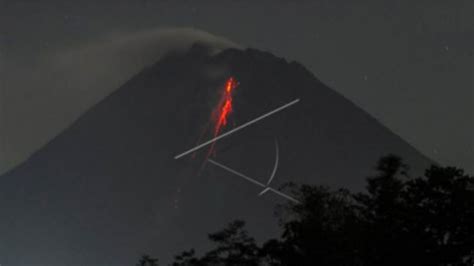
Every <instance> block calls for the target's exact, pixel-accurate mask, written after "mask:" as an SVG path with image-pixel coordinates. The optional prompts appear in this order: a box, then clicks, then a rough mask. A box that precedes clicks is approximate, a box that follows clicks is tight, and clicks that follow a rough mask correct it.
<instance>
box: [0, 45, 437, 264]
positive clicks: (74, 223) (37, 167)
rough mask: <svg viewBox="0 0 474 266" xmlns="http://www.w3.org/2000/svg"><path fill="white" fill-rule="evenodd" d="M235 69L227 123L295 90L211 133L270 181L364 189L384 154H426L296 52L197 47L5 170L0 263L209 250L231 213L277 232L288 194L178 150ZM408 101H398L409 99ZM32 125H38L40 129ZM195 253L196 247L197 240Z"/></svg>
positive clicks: (231, 160) (222, 152)
mask: <svg viewBox="0 0 474 266" xmlns="http://www.w3.org/2000/svg"><path fill="white" fill-rule="evenodd" d="M229 76H234V77H235V78H236V79H237V80H238V81H239V83H240V85H239V86H238V87H237V88H236V89H235V94H234V112H233V113H232V115H231V119H230V121H229V125H228V126H227V127H226V128H225V130H224V131H226V130H229V129H231V128H232V127H234V126H238V125H240V124H243V123H245V122H247V121H249V120H251V119H253V118H255V117H257V116H259V115H262V114H264V113H266V112H268V111H271V110H273V109H275V108H277V107H279V106H281V105H283V104H285V103H288V102H290V101H292V100H294V99H296V98H299V99H301V101H300V102H299V103H298V104H296V105H294V106H292V107H290V108H288V109H286V110H284V111H282V112H280V113H277V114H275V115H273V116H271V117H269V118H267V119H265V120H262V121H260V122H258V123H256V124H254V125H252V126H250V127H248V128H246V129H244V130H242V131H239V132H237V133H235V134H233V135H231V136H229V137H227V138H225V139H223V140H222V141H219V142H218V143H217V144H216V155H215V156H214V157H213V158H214V159H215V160H217V161H219V162H221V163H223V164H226V165H228V166H230V167H232V168H234V169H236V170H238V171H240V172H242V173H245V174H247V175H249V176H252V177H254V178H256V179H258V180H260V181H261V182H266V181H267V179H268V176H269V175H270V173H271V171H272V167H273V163H274V156H275V151H274V150H275V147H274V140H275V138H276V139H277V142H278V144H279V150H280V160H279V161H280V163H279V168H278V171H277V173H276V176H275V180H274V182H273V183H272V187H274V188H278V187H279V186H280V185H282V184H284V183H286V182H289V181H291V182H295V183H308V184H322V185H331V186H337V187H339V186H344V187H348V188H351V189H355V190H361V189H363V186H364V184H365V177H366V176H367V175H369V174H370V173H371V169H372V168H373V166H374V162H376V161H377V159H378V158H379V157H381V156H382V155H384V154H387V153H394V154H398V155H401V156H402V157H403V158H405V161H406V162H408V164H409V165H412V166H415V167H417V168H415V169H413V171H412V172H415V173H416V171H417V170H421V169H424V168H425V167H426V166H427V165H428V164H430V163H431V161H430V160H429V159H427V158H426V157H424V156H423V155H422V154H420V153H419V152H417V151H416V150H415V149H414V148H412V147H411V146H410V145H409V144H407V143H406V142H404V141H403V140H402V139H400V138H399V137H398V136H396V135H394V134H393V133H391V132H390V131H389V130H387V129H386V128H385V127H384V126H382V125H381V124H380V123H378V122H377V121H376V120H375V119H374V118H372V117H371V116H370V115H368V114H367V113H366V112H364V111H363V110H361V109H360V108H358V107H357V106H355V105H354V104H353V103H351V102H350V101H348V100H346V99H345V98H344V97H342V96H341V95H339V94H338V93H336V92H334V91H333V90H331V89H330V88H328V87H327V86H325V85H324V84H323V83H321V82H320V81H319V80H317V79H316V78H315V77H314V76H313V75H312V74H311V73H310V72H309V71H307V70H306V69H305V68H304V67H303V66H301V65H300V64H298V63H295V62H291V63H288V62H287V61H285V60H284V59H281V58H277V57H275V56H273V55H272V54H270V53H266V52H261V51H257V50H253V49H247V50H237V49H228V50H224V51H223V52H221V53H219V54H216V55H209V54H208V52H207V51H206V49H205V47H203V46H200V45H196V46H194V47H193V48H192V49H191V50H190V51H189V52H188V53H186V54H170V55H169V56H166V57H165V58H163V59H162V60H160V61H159V62H157V63H156V64H155V65H153V66H151V67H149V68H147V69H145V70H143V71H142V72H141V73H140V74H138V75H137V76H135V77H134V78H132V79H131V80H130V81H128V82H127V83H126V84H124V85H123V86H122V87H121V88H119V89H118V90H117V91H116V92H115V93H113V94H112V95H110V96H109V97H107V98H106V99H105V100H103V101H102V102H101V103H99V104H98V105H96V106H95V107H94V108H92V109H91V110H89V111H88V112H87V113H85V114H84V115H83V116H82V117H81V118H80V119H79V120H77V121H76V122H75V123H74V124H73V125H72V126H71V127H70V128H69V129H67V130H66V131H64V132H63V133H62V134H61V135H59V136H58V137H56V138H55V139H54V140H53V141H51V142H50V143H49V144H48V145H46V146H45V147H44V148H42V149H41V150H39V151H38V152H36V153H35V154H34V155H33V156H32V157H31V158H30V159H29V160H28V161H27V162H25V163H24V164H22V165H21V166H19V167H17V168H16V169H14V170H13V171H10V172H9V173H7V174H5V175H3V176H2V177H1V179H0V209H1V217H2V218H1V219H0V236H1V237H0V239H1V241H0V263H3V264H4V265H48V266H55V265H61V266H63V265H101V266H102V265H131V264H133V259H134V258H136V256H137V255H139V254H142V253H143V252H147V253H152V254H156V255H157V256H158V257H159V258H160V261H161V262H166V261H167V260H169V259H170V258H171V256H172V255H174V254H175V253H176V252H178V251H181V250H184V249H187V248H191V247H198V248H199V247H202V248H203V249H204V248H206V246H205V245H206V243H207V241H206V233H208V232H212V231H214V229H215V228H219V227H220V226H221V225H222V224H225V223H227V222H229V221H231V220H234V219H243V220H245V221H247V228H248V230H249V231H250V233H251V234H252V235H253V236H255V237H256V238H257V240H264V239H266V238H267V237H268V236H274V235H277V234H278V233H277V231H278V226H277V224H276V223H275V220H274V217H273V216H272V215H273V210H274V207H275V204H278V203H281V202H283V201H284V199H282V198H281V197H279V196H277V195H275V194H272V193H270V192H269V193H267V194H265V195H263V196H261V197H258V196H257V194H258V193H259V192H260V191H261V188H258V187H256V186H254V185H252V184H251V183H248V182H246V181H245V180H243V179H241V178H239V177H237V176H235V175H232V174H230V173H228V172H226V171H224V170H222V169H220V168H217V167H216V166H214V165H211V164H206V165H204V164H203V160H204V157H205V155H206V153H207V149H203V150H202V151H200V152H198V153H196V154H195V155H194V156H186V157H183V158H181V159H179V160H175V159H174V156H175V155H176V154H178V153H180V152H183V151H185V150H187V149H189V148H191V147H193V146H195V145H196V144H197V143H198V141H199V139H200V136H201V141H203V140H207V139H209V138H211V134H207V135H206V134H204V135H203V134H202V132H204V130H205V128H206V124H207V123H208V121H209V117H210V114H211V112H212V110H213V108H214V107H215V105H216V104H217V101H218V100H219V96H220V94H219V93H220V92H221V91H222V87H223V84H224V82H225V80H226V79H227V78H228V77H229ZM401 108H402V107H401ZM32 134H34V132H32ZM197 251H198V252H199V249H198V250H197Z"/></svg>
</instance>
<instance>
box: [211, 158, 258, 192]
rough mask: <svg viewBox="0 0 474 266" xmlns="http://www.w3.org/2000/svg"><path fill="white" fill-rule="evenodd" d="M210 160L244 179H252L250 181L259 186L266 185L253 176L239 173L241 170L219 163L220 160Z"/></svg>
mask: <svg viewBox="0 0 474 266" xmlns="http://www.w3.org/2000/svg"><path fill="white" fill-rule="evenodd" d="M208 161H209V162H210V163H212V164H214V165H217V166H219V167H220V168H222V169H224V170H227V171H229V172H231V173H233V174H235V175H238V176H240V177H242V178H244V179H245V180H247V181H250V182H252V183H254V184H255V185H257V186H261V187H265V185H264V184H262V183H260V182H258V181H257V180H255V179H253V178H251V177H248V176H246V175H244V174H242V173H239V172H237V171H235V170H234V169H231V168H229V167H227V166H225V165H223V164H220V163H218V162H216V161H214V160H212V159H209V160H208Z"/></svg>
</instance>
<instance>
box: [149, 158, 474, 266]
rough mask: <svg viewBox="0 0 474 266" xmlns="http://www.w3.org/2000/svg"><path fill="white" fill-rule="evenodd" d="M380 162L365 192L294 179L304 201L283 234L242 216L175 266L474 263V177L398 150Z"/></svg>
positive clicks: (284, 217)
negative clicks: (263, 235) (407, 159)
mask: <svg viewBox="0 0 474 266" xmlns="http://www.w3.org/2000/svg"><path fill="white" fill-rule="evenodd" d="M376 170H377V173H376V174H375V175H374V176H372V177H369V178H367V190H366V191H364V192H361V193H351V192H350V191H348V190H345V189H339V190H335V191H334V190H331V189H329V188H327V187H322V186H310V185H302V186H295V185H293V186H292V187H293V191H294V193H293V194H294V197H296V198H298V199H299V201H300V203H299V204H294V203H288V204H287V205H285V206H283V208H282V211H281V212H280V221H281V224H282V235H281V236H280V237H279V238H275V239H270V240H268V241H266V242H265V243H264V244H263V245H262V246H259V245H257V244H256V243H255V240H254V239H253V238H252V237H250V236H249V235H248V233H247V231H246V230H245V228H244V227H245V223H244V221H235V222H232V223H230V224H229V225H228V226H227V227H226V228H224V229H223V230H221V231H219V232H217V233H214V234H210V235H209V239H210V240H211V241H212V242H213V243H214V244H215V248H213V249H211V250H210V251H208V252H206V253H204V255H203V256H201V257H197V256H196V254H195V252H194V250H191V251H186V252H183V253H181V254H180V255H178V256H176V260H175V262H174V264H173V266H201V265H232V266H236V265H239V266H240V265H250V266H257V265H269V266H282V265H284V266H293V265H294V266H306V265H351V266H352V265H354V266H355V265H368V266H372V265H374V266H375V265H377V266H378V265H397V266H399V265H440V266H441V265H443V266H448V265H453V266H454V265H473V264H474V191H473V190H472V187H474V177H472V176H468V175H466V174H465V173H464V172H463V170H461V169H458V168H455V167H441V166H436V165H433V166H431V167H430V168H429V169H427V170H426V171H425V174H424V175H423V176H421V177H417V178H411V177H410V176H409V175H408V167H407V166H406V165H405V164H404V163H403V161H402V160H401V158H399V157H397V156H395V155H388V156H385V157H383V158H381V159H380V160H379V162H378V164H377V166H376ZM152 265H153V264H152Z"/></svg>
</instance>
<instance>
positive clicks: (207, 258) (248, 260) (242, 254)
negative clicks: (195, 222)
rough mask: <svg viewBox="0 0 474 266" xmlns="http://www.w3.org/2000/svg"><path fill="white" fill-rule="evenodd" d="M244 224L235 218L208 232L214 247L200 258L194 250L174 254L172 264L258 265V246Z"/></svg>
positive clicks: (179, 265)
mask: <svg viewBox="0 0 474 266" xmlns="http://www.w3.org/2000/svg"><path fill="white" fill-rule="evenodd" d="M244 226H245V222H244V221H241V220H236V221H234V222H232V223H230V224H229V225H228V226H227V227H226V228H224V229H223V230H221V231H219V232H216V233H213V234H210V235H209V239H210V240H211V241H212V242H214V243H215V244H216V248H214V249H212V250H210V251H208V252H207V253H206V254H205V255H204V256H203V257H202V258H196V257H195V252H194V250H191V251H187V252H186V251H185V252H183V253H181V254H180V255H178V256H176V262H175V263H174V264H173V266H197V265H232V266H234V265H235V266H237V265H242V266H243V265H249V266H258V265H260V255H259V248H258V246H257V245H256V244H255V240H254V239H253V238H251V237H249V236H248V233H247V231H246V230H245V229H244Z"/></svg>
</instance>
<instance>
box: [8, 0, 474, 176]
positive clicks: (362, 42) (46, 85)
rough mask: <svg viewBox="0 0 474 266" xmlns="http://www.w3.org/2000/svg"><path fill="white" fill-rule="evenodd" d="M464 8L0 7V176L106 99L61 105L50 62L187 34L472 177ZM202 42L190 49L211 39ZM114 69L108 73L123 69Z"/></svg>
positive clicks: (470, 28) (85, 93)
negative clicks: (262, 56)
mask: <svg viewBox="0 0 474 266" xmlns="http://www.w3.org/2000/svg"><path fill="white" fill-rule="evenodd" d="M473 7H474V2H472V1H469V0H465V1H440V0H429V1H386V0H384V1H380V0H378V1H376V0H370V1H368V0H363V1H350V0H337V1H323V0H321V1H316V0H315V1H309V0H308V1H303V0H301V1H298V0H296V1H228V0H224V1H209V0H208V1H180V0H177V1H170V0H168V1H160V0H135V1H125V0H116V1H76V2H75V3H71V2H69V1H59V0H57V1H21V0H15V1H13V0H11V1H8V0H3V1H0V70H1V72H0V78H1V79H0V89H1V95H0V104H1V105H0V107H1V109H0V110H1V113H0V119H1V120H0V130H1V133H0V134H1V135H0V137H1V139H0V141H1V142H0V144H1V146H0V147H1V149H0V156H1V157H0V158H1V161H0V163H1V165H0V171H5V170H6V169H8V168H9V167H12V166H13V165H15V164H16V163H18V161H20V160H22V159H24V158H25V157H26V156H27V155H28V154H29V153H31V152H32V151H34V150H36V149H37V148H38V147H39V146H41V145H43V144H44V143H45V142H46V141H47V140H48V139H49V138H51V137H52V136H54V135H56V134H58V133H59V131H60V130H61V129H62V128H63V127H65V126H67V124H69V123H71V122H72V120H73V119H74V118H75V117H77V116H78V115H79V114H80V112H82V111H84V110H85V109H86V107H88V106H87V105H80V104H79V105H78V106H79V107H77V106H76V107H75V108H72V109H71V108H69V106H70V105H71V104H70V103H76V102H79V103H80V102H81V101H83V102H87V103H89V104H90V103H93V102H94V101H97V100H99V99H98V98H101V97H103V96H104V91H100V92H97V93H96V91H94V90H87V88H84V87H80V86H77V84H70V87H71V88H72V90H75V94H73V95H74V97H71V96H70V95H69V94H66V93H63V94H61V90H62V89H63V87H61V86H60V85H58V84H62V83H55V82H56V81H57V79H58V76H59V75H60V74H59V73H55V72H48V73H49V75H50V76H49V77H51V79H49V80H48V79H47V77H48V76H47V75H44V73H45V70H44V69H45V68H49V67H50V66H51V62H52V61H54V60H53V59H54V58H56V59H57V58H58V57H61V55H66V54H67V55H70V53H69V52H68V51H77V50H81V49H82V48H81V47H89V46H94V45H95V44H96V43H97V42H100V40H104V39H106V40H108V41H109V43H113V40H122V39H123V38H125V39H127V38H133V36H137V35H134V34H136V32H154V31H157V30H158V31H159V30H160V29H165V28H175V27H185V28H195V29H199V30H203V31H206V32H209V33H211V34H213V35H215V36H219V37H222V38H225V39H227V40H230V41H232V42H234V43H237V44H239V45H241V46H244V47H245V46H250V47H254V48H258V49H261V50H268V51H271V52H273V53H275V54H276V55H278V56H283V57H285V58H287V59H290V60H297V61H299V62H301V63H302V64H304V65H305V66H306V67H308V68H309V69H310V70H311V71H312V72H313V73H314V74H315V75H316V76H317V77H318V78H319V79H321V80H322V81H323V82H325V83H326V84H328V85H329V86H330V87H332V88H333V89H335V90H336V91H338V92H339V93H341V94H343V95H344V96H345V97H347V98H348V99H350V100H352V101H353V102H355V103H356V104H357V105H359V106H360V107H362V108H363V109H365V110H366V111H368V112H369V113H370V114H372V115H373V116H374V117H376V118H377V119H379V120H380V121H381V122H382V123H383V124H385V125H386V126H388V127H389V128H390V129H391V130H392V131H394V132H395V133H397V134H399V135H400V136H401V137H402V138H404V139H405V140H407V141H408V142H410V143H411V144H412V145H414V146H415V147H416V148H418V149H419V150H420V151H422V152H423V153H425V154H426V155H428V156H430V157H431V158H433V159H434V160H436V161H439V162H441V163H443V164H451V165H456V166H460V167H463V168H466V169H468V170H469V171H471V172H472V170H474V168H473V164H472V162H473V160H474V158H473V157H474V143H473V142H474V141H473V138H472V135H473V133H474V132H473V124H474V123H473V121H474V120H473V114H474V111H473V107H472V106H473V50H472V47H474V17H473V16H472V14H473V12H474V10H473ZM203 34H204V33H203ZM145 35H146V34H145ZM191 35H192V34H191ZM130 36H131V37H130ZM201 37H202V38H201ZM201 37H196V36H194V37H191V39H192V38H196V39H209V38H211V37H209V36H208V35H205V36H201ZM114 38H115V39H114ZM173 38H174V39H176V38H177V37H176V36H174V37H173ZM212 38H214V37H212ZM177 39H179V40H181V39H180V38H177ZM147 41H149V39H147V38H144V39H143V43H140V44H137V46H135V47H143V46H146V45H147V43H146V42H147ZM222 42H224V43H227V42H226V41H222ZM227 44H228V45H231V44H229V43H227ZM88 45H89V46H88ZM232 45H233V44H232ZM168 48H169V47H167V49H168ZM157 49H158V50H159V49H162V47H160V48H157ZM148 51H149V50H148ZM53 55H55V57H54V58H53ZM58 55H59V56H58ZM72 55H73V56H72V57H68V56H63V57H61V58H62V59H68V58H71V62H69V63H70V64H72V65H74V64H75V63H76V61H77V58H81V57H80V54H79V55H77V54H74V53H72ZM74 56H75V57H74ZM124 58H125V59H124V60H123V61H113V60H112V59H110V58H109V59H110V60H112V61H113V62H112V63H110V64H116V63H117V62H119V63H120V64H123V65H127V64H130V62H129V61H127V60H131V59H130V56H128V57H127V56H124ZM127 58H128V59H127ZM97 59H98V60H99V61H100V60H102V61H103V58H97ZM115 60H119V59H115ZM90 62H93V61H86V62H85V63H84V64H83V65H81V67H82V68H88V65H87V64H88V63H90ZM132 62H133V63H134V64H135V65H134V66H135V67H136V68H139V67H141V66H143V64H144V63H150V62H146V60H138V61H137V60H136V61H132ZM77 63H79V64H81V62H77ZM78 69H80V68H73V70H74V71H79V70H78ZM73 70H71V71H73ZM128 70H129V69H128ZM102 71H104V72H101V73H102V74H104V73H105V75H106V74H107V68H103V69H102ZM121 71H125V70H121ZM46 72H47V71H46ZM74 75H75V77H76V78H77V77H81V73H79V74H78V73H75V74H74ZM38 76H40V77H41V78H39V79H38V78H35V77H38ZM45 77H46V78H45ZM66 78H67V75H66ZM66 78H64V79H66ZM88 78H89V77H83V79H84V80H86V79H88ZM45 80H46V81H45ZM73 81H74V79H71V82H73ZM62 82H65V81H64V80H62ZM86 84H87V83H86ZM92 88H94V86H92ZM62 95H63V96H62ZM61 97H64V98H61ZM81 97H83V98H81ZM48 99H50V100H51V102H52V103H53V104H51V105H49V104H48ZM53 107H54V108H53ZM32 132H34V133H32Z"/></svg>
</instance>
